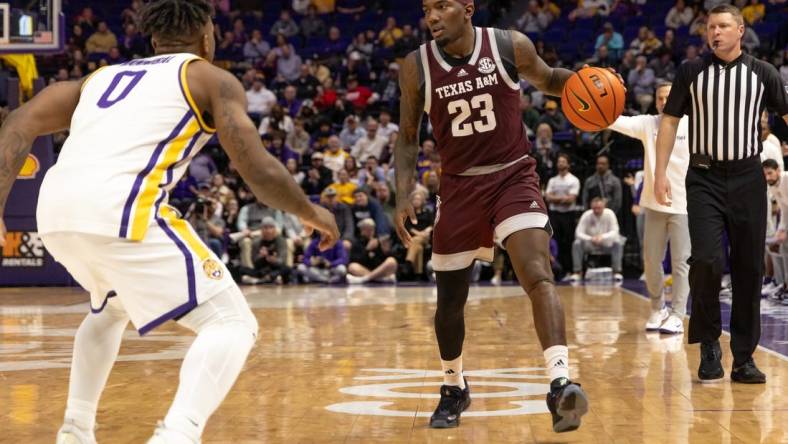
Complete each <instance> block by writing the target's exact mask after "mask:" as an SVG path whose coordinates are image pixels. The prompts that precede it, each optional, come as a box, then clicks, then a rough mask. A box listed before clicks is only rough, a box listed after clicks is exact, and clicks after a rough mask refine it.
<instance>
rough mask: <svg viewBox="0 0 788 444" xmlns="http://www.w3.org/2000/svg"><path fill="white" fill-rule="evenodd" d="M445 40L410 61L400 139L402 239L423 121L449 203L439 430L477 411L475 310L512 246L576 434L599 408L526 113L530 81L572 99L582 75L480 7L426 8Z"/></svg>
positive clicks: (440, 217)
mask: <svg viewBox="0 0 788 444" xmlns="http://www.w3.org/2000/svg"><path fill="white" fill-rule="evenodd" d="M422 5H423V9H424V15H425V18H426V20H427V23H428V25H429V27H430V31H431V32H432V36H433V37H434V40H433V41H432V42H431V43H429V44H425V45H422V46H421V47H420V48H419V50H418V51H414V52H412V53H411V54H409V55H408V56H407V57H406V59H405V61H404V64H403V66H402V68H401V71H400V88H401V91H402V95H401V112H400V138H399V141H398V144H397V146H396V155H395V159H396V160H395V161H396V174H397V217H396V224H397V233H398V235H399V237H400V238H401V239H402V241H403V242H404V243H405V244H406V245H408V244H409V243H410V241H411V239H410V235H409V234H408V232H407V230H406V229H405V226H404V220H405V219H407V218H409V219H411V221H413V222H415V220H416V217H415V215H414V214H413V208H412V207H411V206H410V203H409V202H408V199H407V196H408V195H409V194H410V186H411V182H412V179H413V176H414V173H415V171H416V160H417V155H418V149H419V144H418V134H419V129H420V126H421V118H422V114H423V113H425V112H426V113H427V114H428V115H429V118H430V122H431V123H432V127H433V128H434V136H435V138H436V140H437V146H438V152H439V154H440V156H441V166H442V169H443V173H442V176H441V187H440V198H439V201H438V210H437V217H436V221H435V229H434V232H433V255H432V263H433V267H434V269H435V275H436V280H437V289H438V307H437V311H436V313H435V333H436V336H437V339H438V347H439V349H440V356H441V365H442V367H443V373H444V385H443V386H442V387H441V390H440V393H441V399H440V401H439V403H438V407H437V408H436V409H435V412H434V414H433V415H432V417H431V418H430V426H431V427H435V428H444V427H456V426H457V425H459V421H460V415H461V413H462V412H463V410H465V409H466V408H467V407H468V406H469V405H470V390H469V388H468V385H467V382H466V381H465V379H464V378H463V375H462V344H463V340H464V339H465V321H464V308H465V302H466V300H467V298H468V286H469V278H470V271H471V267H472V264H473V261H474V260H475V259H476V258H480V259H484V260H488V261H492V259H493V246H494V241H496V242H497V243H498V244H499V245H501V246H503V247H505V248H506V249H507V250H508V252H509V255H510V257H511V260H512V264H513V265H514V269H515V272H516V274H517V278H518V280H519V281H520V284H521V285H522V286H523V288H524V289H525V291H526V292H527V293H528V295H529V297H530V299H531V304H532V308H533V312H534V323H535V324H536V331H537V334H538V336H539V342H540V343H541V345H542V349H543V350H544V358H545V364H546V367H547V373H548V376H549V378H550V380H551V384H550V393H548V395H547V405H548V407H549V409H550V412H551V413H552V415H553V429H554V430H555V431H556V432H565V431H569V430H574V429H576V428H577V427H578V426H579V425H580V418H581V416H582V415H583V414H585V413H586V412H587V410H588V401H587V398H586V395H585V393H584V392H583V390H582V389H581V388H580V385H579V384H576V383H573V382H572V381H571V380H570V379H569V352H568V349H567V346H566V333H565V328H564V313H563V309H562V307H561V302H560V300H559V298H558V295H557V294H556V291H555V284H554V282H553V274H552V271H551V268H550V255H549V241H550V234H551V231H552V230H551V228H550V223H549V220H548V216H547V208H546V207H545V204H544V201H543V200H542V197H541V193H540V190H539V177H538V176H537V174H536V170H535V167H536V161H535V160H534V159H533V158H532V157H530V156H529V155H528V153H529V151H530V144H529V142H528V139H527V137H526V134H525V129H524V127H523V122H522V120H521V117H520V110H519V103H520V95H521V94H522V93H521V90H520V86H519V83H518V80H519V77H523V78H525V79H527V80H528V81H529V82H530V83H531V84H533V85H534V86H536V87H537V88H539V89H540V90H542V91H545V92H546V93H548V94H551V95H554V96H560V95H561V91H562V88H563V86H564V83H565V82H566V80H567V79H568V78H569V77H570V76H571V75H572V72H571V71H569V70H566V69H553V68H550V67H549V66H547V65H546V64H545V63H544V61H543V60H542V59H541V58H539V56H538V55H537V54H536V50H535V49H534V45H533V44H532V42H531V41H530V40H529V39H528V38H527V37H525V36H524V35H523V34H521V33H519V32H514V31H511V32H510V31H502V30H498V29H492V28H487V29H484V28H476V27H474V26H473V25H472V24H471V17H472V16H473V13H474V5H473V0H424V1H423V4H422Z"/></svg>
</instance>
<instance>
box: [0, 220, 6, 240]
mask: <svg viewBox="0 0 788 444" xmlns="http://www.w3.org/2000/svg"><path fill="white" fill-rule="evenodd" d="M0 247H5V222H3V218H1V217H0Z"/></svg>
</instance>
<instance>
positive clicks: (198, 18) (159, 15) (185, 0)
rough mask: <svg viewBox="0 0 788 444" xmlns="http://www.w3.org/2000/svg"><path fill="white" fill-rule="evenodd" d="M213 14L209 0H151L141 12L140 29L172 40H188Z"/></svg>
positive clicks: (148, 33)
mask: <svg viewBox="0 0 788 444" xmlns="http://www.w3.org/2000/svg"><path fill="white" fill-rule="evenodd" d="M212 16H213V6H211V2H210V1H209V0H151V1H150V2H148V3H146V4H145V6H144V7H143V9H142V12H141V14H140V23H141V25H140V31H141V32H142V33H143V34H144V35H147V36H151V35H156V36H159V37H162V38H165V39H167V40H172V41H187V40H188V39H189V38H190V37H191V36H193V35H194V34H195V33H197V32H198V31H199V30H200V28H202V26H203V25H205V23H207V22H208V21H209V20H210V19H211V17H212Z"/></svg>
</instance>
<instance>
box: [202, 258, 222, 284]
mask: <svg viewBox="0 0 788 444" xmlns="http://www.w3.org/2000/svg"><path fill="white" fill-rule="evenodd" d="M202 271H204V272H205V275H206V276H208V278H209V279H213V280H216V281H218V280H220V279H221V278H222V276H224V271H223V270H222V266H221V265H219V263H218V262H216V261H215V260H213V259H211V258H208V259H206V260H205V261H203V263H202Z"/></svg>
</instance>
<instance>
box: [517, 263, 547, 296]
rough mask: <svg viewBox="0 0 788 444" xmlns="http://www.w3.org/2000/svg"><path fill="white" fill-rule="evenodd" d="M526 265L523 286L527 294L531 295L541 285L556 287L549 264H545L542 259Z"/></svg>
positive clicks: (523, 273)
mask: <svg viewBox="0 0 788 444" xmlns="http://www.w3.org/2000/svg"><path fill="white" fill-rule="evenodd" d="M524 265H525V266H524V270H523V272H522V276H523V282H522V285H523V288H524V289H525V291H526V292H528V293H531V292H532V291H533V290H535V289H537V288H538V287H539V286H540V285H555V281H554V280H553V271H552V269H551V268H550V264H549V263H545V261H543V260H542V259H535V260H529V261H528V262H526V263H525V264H524Z"/></svg>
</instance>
